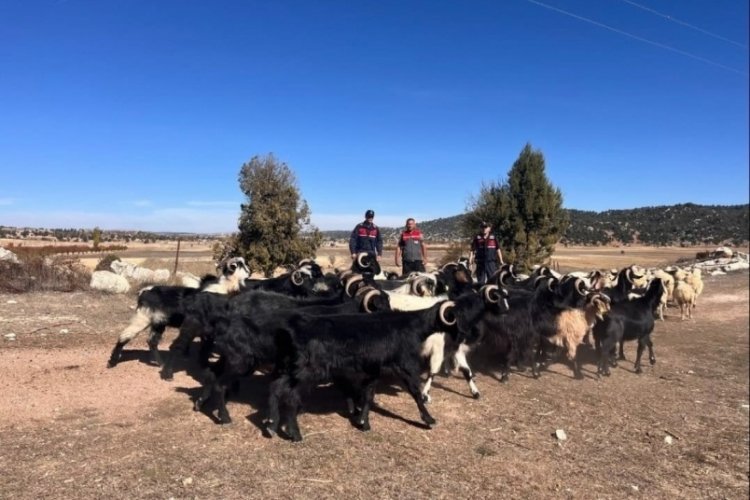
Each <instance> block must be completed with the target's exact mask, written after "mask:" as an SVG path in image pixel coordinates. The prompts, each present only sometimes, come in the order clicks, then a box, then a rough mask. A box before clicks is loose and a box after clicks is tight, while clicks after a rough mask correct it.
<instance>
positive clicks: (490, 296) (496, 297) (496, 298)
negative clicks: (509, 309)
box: [479, 285, 500, 304]
mask: <svg viewBox="0 0 750 500" xmlns="http://www.w3.org/2000/svg"><path fill="white" fill-rule="evenodd" d="M499 289H500V287H499V286H497V285H484V286H483V287H482V288H480V289H479V290H480V292H482V296H483V297H484V300H486V301H487V302H492V303H493V304H497V303H498V302H500V294H499V293H498V290H499Z"/></svg>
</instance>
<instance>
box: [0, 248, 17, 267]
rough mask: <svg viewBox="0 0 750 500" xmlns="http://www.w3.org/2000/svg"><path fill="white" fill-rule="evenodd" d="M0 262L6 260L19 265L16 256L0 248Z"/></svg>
mask: <svg viewBox="0 0 750 500" xmlns="http://www.w3.org/2000/svg"><path fill="white" fill-rule="evenodd" d="M0 260H8V261H10V262H12V263H14V264H18V263H19V260H18V256H17V255H16V254H14V253H13V252H11V251H10V250H6V249H4V248H0Z"/></svg>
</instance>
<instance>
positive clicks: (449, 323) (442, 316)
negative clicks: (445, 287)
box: [439, 300, 458, 326]
mask: <svg viewBox="0 0 750 500" xmlns="http://www.w3.org/2000/svg"><path fill="white" fill-rule="evenodd" d="M454 307H456V303H455V302H453V301H452V300H446V301H445V302H443V303H442V304H440V311H439V315H440V321H442V322H443V324H445V325H446V326H452V325H455V324H456V322H457V321H458V319H457V318H456V317H455V316H454V317H453V321H449V320H448V319H446V317H445V313H446V312H447V311H448V310H449V309H453V308H454Z"/></svg>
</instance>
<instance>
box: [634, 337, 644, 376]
mask: <svg viewBox="0 0 750 500" xmlns="http://www.w3.org/2000/svg"><path fill="white" fill-rule="evenodd" d="M645 348H646V342H645V341H644V338H643V337H641V338H639V339H638V351H636V355H635V373H643V369H642V368H641V356H642V355H643V350H644V349H645Z"/></svg>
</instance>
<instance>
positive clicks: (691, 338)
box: [0, 255, 750, 499]
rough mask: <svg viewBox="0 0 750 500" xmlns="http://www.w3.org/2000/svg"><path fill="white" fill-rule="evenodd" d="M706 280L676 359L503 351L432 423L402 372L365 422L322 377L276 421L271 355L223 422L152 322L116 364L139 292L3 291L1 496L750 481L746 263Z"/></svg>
mask: <svg viewBox="0 0 750 500" xmlns="http://www.w3.org/2000/svg"><path fill="white" fill-rule="evenodd" d="M597 258H598V259H599V260H596V259H597ZM647 258H648V256H641V260H640V261H639V259H634V261H636V262H638V263H639V264H641V265H647V263H646V262H644V261H643V259H647ZM650 258H653V259H655V260H656V259H657V257H654V256H653V255H652V256H651V257H650ZM659 258H662V259H664V258H671V256H668V257H664V256H663V255H662V256H661V257H659ZM592 263H596V264H595V265H596V266H597V267H617V266H614V265H612V266H610V265H609V264H607V263H605V262H601V257H594V258H593V259H592ZM628 263H631V262H630V261H629V262H628ZM592 267H593V266H592ZM705 282H706V288H705V291H704V294H703V296H702V297H701V299H700V300H699V304H698V307H697V309H696V310H695V315H694V319H693V320H691V321H684V322H682V321H680V320H679V311H678V310H677V309H675V308H670V309H668V311H667V317H666V321H665V322H657V325H656V328H655V333H654V344H655V349H656V357H657V360H658V361H657V364H656V365H654V366H650V365H648V363H646V365H645V366H644V373H643V374H642V375H636V374H635V373H633V368H632V362H623V363H621V364H620V366H619V367H618V368H616V369H614V370H613V373H612V376H611V377H609V378H604V379H602V380H597V378H596V376H595V365H594V357H593V355H592V353H591V352H590V351H588V350H584V352H583V353H582V354H583V355H584V359H585V364H584V373H585V375H586V379H585V380H583V381H577V380H574V379H573V378H572V371H571V369H570V368H569V367H568V366H567V365H566V364H554V365H552V366H551V367H550V370H549V371H547V372H545V373H543V375H542V377H541V378H540V379H539V380H534V379H532V378H531V377H530V376H529V375H530V374H529V373H514V374H513V375H512V376H511V380H510V383H509V384H508V385H502V384H500V383H499V382H498V380H497V372H496V371H495V367H494V366H492V364H489V365H488V366H486V367H484V368H480V370H479V373H478V376H477V384H478V385H479V388H480V389H481V391H482V397H481V399H478V400H474V399H472V398H471V397H470V393H469V390H468V387H467V385H466V383H465V382H464V380H463V378H462V377H460V376H458V375H456V374H452V375H450V376H449V377H445V378H438V379H437V380H436V383H435V386H434V389H433V390H432V396H433V403H432V404H431V408H430V410H431V412H432V414H433V416H434V417H435V418H436V419H437V420H438V425H437V426H436V427H435V428H433V429H431V430H427V429H425V428H423V427H422V426H421V424H420V423H419V416H418V412H417V409H416V405H415V404H414V402H413V401H412V400H411V398H410V397H409V396H408V394H406V393H405V392H404V391H402V390H401V389H400V387H399V386H397V385H389V384H387V383H384V384H382V385H381V387H380V388H379V390H378V392H377V395H376V400H377V404H378V407H377V408H376V409H375V411H374V414H373V415H372V418H371V423H372V431H370V432H367V433H363V432H360V431H358V430H356V429H355V428H353V427H352V426H351V425H350V424H349V422H348V420H347V419H346V418H345V417H344V411H345V408H344V405H343V402H342V399H341V397H340V396H339V395H338V393H337V392H336V391H335V390H333V389H332V388H331V387H321V388H318V389H317V390H316V391H314V392H313V393H312V394H311V396H310V397H309V398H308V399H307V400H306V408H305V409H306V412H305V413H304V414H303V415H302V416H301V419H300V425H301V427H302V430H303V433H304V436H305V440H304V441H303V442H302V443H299V444H293V443H290V442H288V441H285V440H283V439H280V438H278V437H277V438H274V439H268V438H265V437H263V434H262V432H261V429H260V423H261V420H262V418H263V417H264V409H265V400H266V396H267V386H268V381H269V378H268V376H267V375H263V374H255V375H254V376H252V377H250V378H248V379H247V380H245V381H243V383H242V387H241V390H240V393H239V394H238V395H237V396H236V397H235V398H234V400H233V401H232V402H231V403H230V405H229V410H230V413H231V415H232V416H233V418H234V423H233V424H232V425H230V426H220V425H217V424H216V423H215V421H214V419H213V418H212V415H210V414H204V413H200V412H194V411H193V410H192V403H191V398H192V397H193V396H194V395H195V394H196V389H197V388H198V386H199V384H198V382H197V381H196V378H197V377H198V371H197V369H196V367H195V365H194V364H192V362H190V363H188V364H187V365H184V364H183V365H182V369H181V370H180V371H178V373H176V375H175V379H174V381H172V382H164V381H162V380H161V379H160V378H159V374H158V370H157V369H156V368H155V367H153V366H150V365H148V363H147V352H146V344H145V338H144V337H145V335H142V336H141V337H138V338H137V339H136V340H135V341H133V342H132V343H131V345H129V346H127V347H126V351H125V357H124V360H123V362H121V363H120V364H119V365H118V366H117V367H116V368H113V369H107V368H106V361H107V359H108V356H109V352H110V350H111V348H112V346H113V345H114V342H115V340H116V337H117V335H118V333H119V331H120V330H121V329H122V328H123V327H124V326H125V325H126V324H127V323H128V321H129V319H130V316H131V315H132V314H133V309H134V305H135V300H134V298H133V296H132V295H124V296H111V295H102V294H97V293H93V292H86V293H71V294H63V293H35V294H24V295H0V384H2V394H3V395H4V398H5V399H4V401H3V404H2V405H0V498H48V499H56V498H66V499H67V498H155V499H157V498H158V499H167V498H172V497H173V498H261V497H264V498H310V497H317V498H623V497H643V498H741V499H746V498H748V489H749V486H748V485H749V482H748V478H749V476H748V474H749V467H750V464H749V458H748V453H749V444H748V439H749V432H748V425H749V420H748V418H749V417H748V404H749V403H750V401H749V398H750V395H749V390H750V389H749V385H750V383H749V381H748V377H749V376H750V373H749V360H748V358H749V346H748V326H749V324H750V322H749V319H748V304H749V300H750V299H749V296H748V273H746V272H744V273H735V274H730V275H727V276H720V277H707V278H705ZM9 333H15V335H16V336H15V340H7V338H6V337H5V336H6V335H7V334H9ZM174 334H175V332H174V331H170V332H169V335H167V338H166V339H165V341H164V342H163V344H162V348H163V350H166V348H167V347H168V345H169V342H170V341H171V339H172V338H174ZM625 352H626V355H627V357H628V359H629V360H630V361H632V360H633V359H634V356H635V345H633V344H629V345H626V351H625ZM185 368H187V369H185ZM557 429H562V430H564V431H565V433H566V434H567V439H566V440H564V441H560V440H558V439H556V438H555V437H554V433H555V431H556V430H557ZM667 437H669V438H671V440H672V442H671V444H669V443H667V442H665V438H667Z"/></svg>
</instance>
